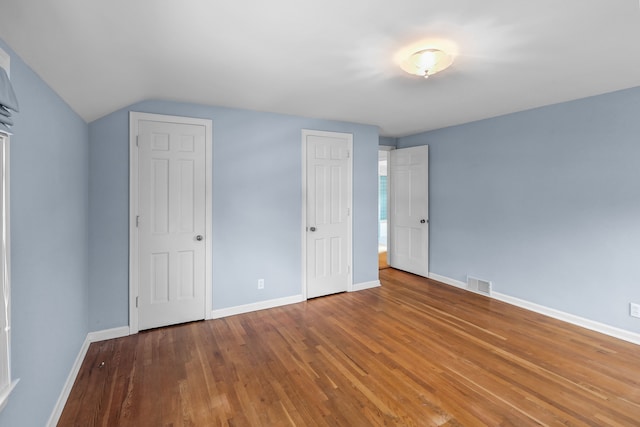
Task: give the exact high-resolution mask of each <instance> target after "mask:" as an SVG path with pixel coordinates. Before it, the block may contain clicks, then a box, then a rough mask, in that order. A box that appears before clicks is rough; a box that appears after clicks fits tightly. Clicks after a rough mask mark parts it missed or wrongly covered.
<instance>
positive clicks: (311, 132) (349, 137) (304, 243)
mask: <svg viewBox="0 0 640 427" xmlns="http://www.w3.org/2000/svg"><path fill="white" fill-rule="evenodd" d="M307 135H315V136H325V137H330V138H331V137H333V138H335V137H345V136H346V137H347V147H348V150H349V159H348V161H347V186H348V187H349V219H348V220H347V228H348V231H347V246H348V248H347V258H348V262H349V278H348V283H347V292H353V135H352V134H350V133H343V132H326V131H321V130H309V129H302V228H301V233H302V292H301V294H302V299H303V300H306V299H307Z"/></svg>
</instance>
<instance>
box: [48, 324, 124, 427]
mask: <svg viewBox="0 0 640 427" xmlns="http://www.w3.org/2000/svg"><path fill="white" fill-rule="evenodd" d="M127 335H129V327H128V326H122V327H120V328H113V329H105V330H103V331H96V332H89V333H88V334H87V337H86V338H85V340H84V342H83V343H82V346H81V347H80V352H79V353H78V356H76V360H75V362H73V366H72V367H71V372H69V376H68V377H67V381H66V382H65V383H64V387H63V388H62V391H61V392H60V396H59V397H58V401H57V402H56V406H55V407H54V408H53V412H52V413H51V416H50V417H49V421H47V427H56V425H57V424H58V421H59V420H60V415H62V410H63V409H64V405H66V403H67V399H68V398H69V394H70V393H71V388H72V387H73V383H75V381H76V377H77V376H78V372H80V367H81V366H82V362H83V361H84V358H85V356H86V355H87V351H88V350H89V345H91V343H93V342H98V341H104V340H108V339H112V338H120V337H125V336H127Z"/></svg>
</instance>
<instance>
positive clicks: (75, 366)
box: [47, 334, 91, 427]
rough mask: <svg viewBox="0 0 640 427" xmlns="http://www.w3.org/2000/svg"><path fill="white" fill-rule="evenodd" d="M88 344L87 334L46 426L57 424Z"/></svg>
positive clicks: (50, 426) (89, 342)
mask: <svg viewBox="0 0 640 427" xmlns="http://www.w3.org/2000/svg"><path fill="white" fill-rule="evenodd" d="M90 344H91V341H89V335H88V334H87V337H86V338H85V340H84V342H83V343H82V347H80V352H79V353H78V356H76V360H75V362H73V365H72V366H71V372H69V376H68V377H67V381H66V382H65V383H64V387H62V391H61V392H60V396H58V401H57V402H56V406H54V407H53V412H52V413H51V416H50V417H49V421H48V422H47V426H49V427H55V426H56V425H57V424H58V421H59V420H60V415H62V410H63V409H64V405H66V404H67V399H68V398H69V394H71V389H72V388H73V383H75V381H76V377H77V376H78V372H80V367H81V366H82V362H83V361H84V357H85V356H86V355H87V351H88V350H89V345H90Z"/></svg>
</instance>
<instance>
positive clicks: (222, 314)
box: [211, 295, 305, 319]
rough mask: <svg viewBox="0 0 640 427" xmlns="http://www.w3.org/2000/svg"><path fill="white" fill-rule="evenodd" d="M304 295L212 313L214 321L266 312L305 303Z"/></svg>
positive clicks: (223, 309)
mask: <svg viewBox="0 0 640 427" xmlns="http://www.w3.org/2000/svg"><path fill="white" fill-rule="evenodd" d="M304 300H305V299H304V298H303V297H302V295H294V296H291V297H284V298H276V299H271V300H267V301H260V302H254V303H251V304H244V305H237V306H235V307H229V308H221V309H218V310H213V311H212V312H211V318H212V319H220V318H222V317H227V316H235V315H236V314H244V313H250V312H252V311H258V310H266V309H268V308H275V307H281V306H283V305H289V304H296V303H299V302H302V301H304Z"/></svg>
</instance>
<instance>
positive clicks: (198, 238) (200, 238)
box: [196, 234, 204, 241]
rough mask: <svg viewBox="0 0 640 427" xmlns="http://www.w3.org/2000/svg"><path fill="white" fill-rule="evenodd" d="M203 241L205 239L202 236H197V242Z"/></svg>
mask: <svg viewBox="0 0 640 427" xmlns="http://www.w3.org/2000/svg"><path fill="white" fill-rule="evenodd" d="M202 239H204V237H202V234H198V235H197V236H196V240H197V241H200V240H202Z"/></svg>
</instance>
